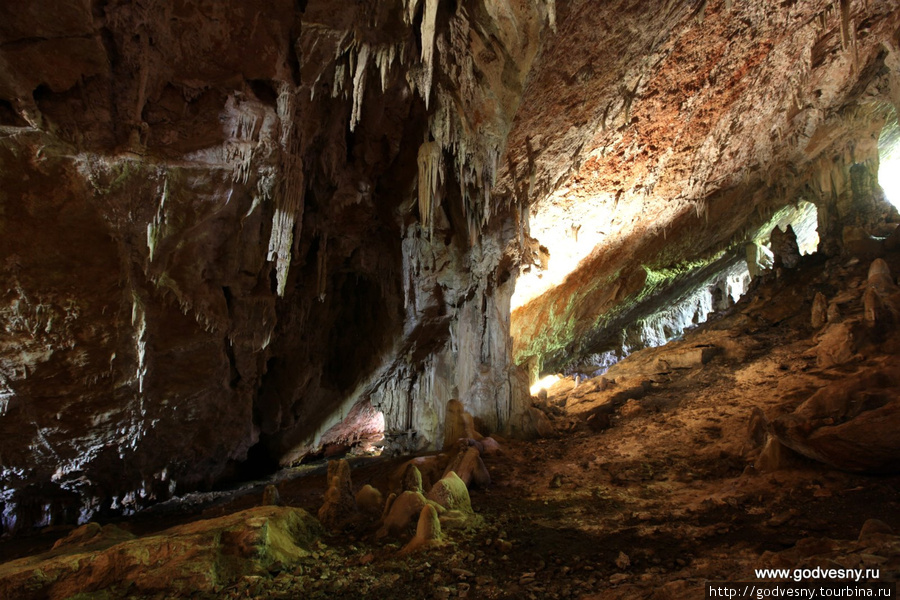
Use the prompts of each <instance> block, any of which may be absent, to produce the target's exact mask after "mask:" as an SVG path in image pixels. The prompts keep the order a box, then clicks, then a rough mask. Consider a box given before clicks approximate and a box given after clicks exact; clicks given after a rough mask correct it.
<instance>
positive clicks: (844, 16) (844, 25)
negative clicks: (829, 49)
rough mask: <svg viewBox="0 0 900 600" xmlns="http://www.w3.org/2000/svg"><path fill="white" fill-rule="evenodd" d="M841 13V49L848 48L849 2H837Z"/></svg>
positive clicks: (840, 0)
mask: <svg viewBox="0 0 900 600" xmlns="http://www.w3.org/2000/svg"><path fill="white" fill-rule="evenodd" d="M837 2H838V5H839V9H840V13H841V47H842V48H843V49H844V50H848V49H849V48H850V0H837Z"/></svg>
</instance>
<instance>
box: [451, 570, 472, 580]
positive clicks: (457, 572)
mask: <svg viewBox="0 0 900 600" xmlns="http://www.w3.org/2000/svg"><path fill="white" fill-rule="evenodd" d="M450 572H451V573H453V574H454V575H456V576H457V577H459V578H461V579H466V578H469V577H474V576H475V573H473V572H472V571H467V570H465V569H450Z"/></svg>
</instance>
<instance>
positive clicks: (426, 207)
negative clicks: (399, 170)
mask: <svg viewBox="0 0 900 600" xmlns="http://www.w3.org/2000/svg"><path fill="white" fill-rule="evenodd" d="M442 154H443V153H442V152H441V146H440V144H438V143H437V142H425V143H424V144H422V145H421V146H420V147H419V161H418V162H419V219H420V221H421V223H422V229H423V230H425V231H427V232H428V235H429V237H430V236H431V230H432V227H433V218H432V215H433V211H434V204H435V202H436V201H437V202H439V197H438V195H439V193H440V186H441V184H442V177H443V156H442Z"/></svg>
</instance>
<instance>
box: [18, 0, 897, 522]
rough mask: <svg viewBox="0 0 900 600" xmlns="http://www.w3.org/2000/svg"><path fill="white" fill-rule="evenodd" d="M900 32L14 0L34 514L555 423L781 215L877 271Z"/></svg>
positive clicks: (687, 6)
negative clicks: (563, 395)
mask: <svg viewBox="0 0 900 600" xmlns="http://www.w3.org/2000/svg"><path fill="white" fill-rule="evenodd" d="M898 29H900V2H898V1H897V0H884V1H880V2H865V1H862V0H846V1H844V0H842V1H841V2H838V3H835V2H832V1H831V0H801V1H798V2H791V3H784V4H783V5H778V6H777V7H773V6H771V5H770V4H769V3H765V2H759V1H747V2H732V1H731V0H714V1H712V2H706V1H703V2H696V1H693V0H690V1H688V0H671V1H667V2H665V3H663V5H661V6H658V7H657V6H653V7H649V5H647V4H646V3H635V2H626V1H625V0H612V1H610V2H603V3H597V2H593V1H591V0H574V1H572V2H567V3H560V4H559V6H557V5H556V3H555V2H554V0H510V1H508V2H507V1H504V2H500V1H497V0H461V1H458V2H441V1H440V0H424V1H422V0H390V1H386V2H374V1H372V0H363V1H360V2H345V1H343V0H338V1H325V0H299V1H297V2H294V1H291V0H273V1H262V0H227V1H224V2H223V1H220V0H199V1H197V2H189V3H184V2H175V1H173V0H143V1H141V2H127V1H125V0H110V1H108V2H88V1H87V0H77V1H74V2H73V1H64V0H35V1H32V2H6V3H4V4H3V5H2V6H0V234H2V235H0V275H2V277H3V279H4V281H6V282H7V286H6V290H5V292H4V297H3V299H2V301H0V314H2V321H3V328H2V330H0V334H2V335H0V519H2V528H3V531H4V532H13V531H15V532H20V531H25V530H29V529H31V528H32V527H35V526H45V525H56V524H62V523H85V522H87V521H89V520H91V519H93V518H97V517H112V516H116V515H128V514H132V513H134V512H136V511H139V510H140V509H142V508H145V507H147V506H149V505H151V504H153V503H157V502H160V501H163V500H166V499H168V498H170V497H171V496H173V495H181V494H184V493H187V492H190V491H194V490H209V489H212V488H214V487H215V486H217V485H220V484H222V483H223V482H227V481H234V480H235V479H240V478H249V477H253V476H256V475H258V474H259V473H260V472H262V471H272V470H275V469H278V468H279V467H285V466H289V465H294V464H297V463H298V462H300V461H301V460H303V459H305V458H306V457H309V456H311V455H316V454H318V453H322V452H323V451H327V452H332V451H336V450H338V449H344V448H345V447H349V446H352V445H353V444H358V443H361V442H362V441H363V440H370V441H371V440H374V441H379V443H381V442H383V443H384V447H386V448H388V449H389V450H390V451H392V452H398V453H399V452H405V451H413V450H424V449H429V450H438V449H441V448H442V447H443V446H444V445H446V444H448V443H455V440H456V439H458V438H459V437H466V438H472V437H476V436H475V435H474V432H475V430H476V429H477V430H478V431H480V432H481V434H484V435H490V434H495V433H499V434H504V435H507V434H508V435H512V436H526V435H532V434H534V433H535V432H536V431H537V432H538V433H540V434H541V435H545V436H551V435H556V431H555V429H554V428H553V427H552V424H551V423H550V422H549V417H548V416H547V415H546V414H545V413H544V412H543V411H540V410H538V409H537V408H535V407H533V406H532V403H531V398H530V394H529V391H528V388H529V385H530V384H531V383H532V382H531V381H530V380H529V379H530V377H531V376H532V375H536V374H538V373H540V372H541V371H547V372H549V371H554V372H555V371H556V370H558V369H564V368H565V369H569V370H572V371H573V373H574V372H575V371H578V369H579V368H580V367H582V366H584V367H585V370H586V369H587V367H591V370H593V369H594V368H606V367H608V366H609V365H610V364H611V363H612V362H614V361H615V360H618V359H619V358H621V357H622V356H623V355H624V354H627V353H628V352H631V351H633V350H634V349H636V348H639V347H643V346H655V345H659V344H662V343H664V342H666V341H668V340H671V339H673V338H675V337H677V336H678V335H680V333H681V331H682V329H684V328H685V327H688V326H692V325H695V324H697V323H699V322H701V321H703V320H705V319H706V317H707V314H708V313H710V312H712V311H713V310H716V309H720V308H725V307H728V306H731V305H732V304H733V303H734V301H735V300H736V297H737V296H739V292H740V291H743V289H744V288H745V287H746V285H747V284H749V279H750V275H749V274H748V273H746V272H745V271H746V269H745V267H748V265H747V262H748V260H747V257H748V252H749V253H751V254H752V255H753V257H752V259H751V260H750V261H749V262H750V263H752V267H750V269H751V271H752V273H753V275H754V276H755V279H756V280H760V279H762V278H764V277H765V275H764V272H763V270H762V269H763V268H764V266H765V264H764V263H766V262H767V261H766V257H767V256H768V255H767V254H766V252H767V250H763V248H764V247H765V246H766V245H767V244H770V243H772V240H770V239H769V237H770V236H771V233H772V232H773V229H776V228H777V230H778V231H781V230H787V228H788V227H791V228H792V229H791V231H795V233H796V237H797V241H798V250H799V249H800V248H801V247H803V246H804V245H805V243H806V241H807V240H808V238H812V237H814V236H813V235H812V234H813V233H815V234H816V235H818V236H819V244H818V245H819V248H820V250H821V251H822V252H823V253H824V254H827V255H828V256H841V254H842V253H844V254H845V255H848V256H849V255H852V256H858V257H860V259H869V258H874V257H875V256H877V255H878V253H879V252H880V251H881V250H883V249H884V248H886V247H888V246H889V245H890V243H895V242H896V239H897V238H896V236H897V228H896V224H897V222H898V221H900V217H898V215H897V213H896V211H895V210H891V209H889V208H888V207H887V205H886V204H885V203H884V202H883V194H882V193H881V190H880V188H879V186H878V183H877V169H878V140H879V135H880V133H881V132H882V129H883V127H884V125H885V123H888V122H891V119H894V120H896V115H895V110H896V106H897V105H898V104H900V40H898V36H897V31H898ZM810 230H814V231H810ZM890 236H893V237H890ZM776 237H777V236H776ZM557 238H559V239H557ZM892 239H893V240H894V242H891V241H890V240H892ZM776 241H777V240H776ZM789 254H790V261H791V262H793V261H794V260H795V259H797V258H798V257H797V256H796V255H795V254H796V253H795V252H794V250H793V246H791V249H790V252H789ZM782 260H784V253H782ZM565 263H569V264H565ZM560 264H563V266H565V267H568V268H566V269H562V270H561V271H560V270H559V269H558V268H557V265H560ZM571 269H575V270H574V272H572V273H571V274H570V275H568V276H565V274H562V275H560V273H562V272H563V271H570V270H571ZM557 271H559V272H557ZM522 272H525V275H524V277H523V278H522V280H521V282H522V284H523V285H522V287H521V288H519V291H518V292H517V288H516V286H517V281H519V279H520V275H521V274H522ZM539 276H540V277H539ZM539 278H540V279H541V281H540V287H535V286H534V284H535V282H536V281H537V280H538V279H539ZM545 284H546V285H545ZM892 284H893V282H892ZM879 285H880V284H879ZM529 290H530V291H529ZM871 290H872V291H871V292H867V294H868V295H867V296H866V297H865V299H864V302H865V303H866V313H867V314H868V315H869V318H868V321H867V322H866V323H868V325H867V324H866V323H864V322H862V321H854V322H852V323H848V322H843V321H842V320H841V314H850V313H851V312H852V311H853V310H855V308H852V307H849V306H848V305H847V303H846V302H843V301H840V298H838V297H832V296H830V295H829V297H828V302H829V304H828V308H827V310H826V311H825V319H826V321H827V322H826V321H823V320H822V315H821V312H822V311H821V306H820V307H819V308H818V309H817V317H816V319H817V322H819V323H820V324H821V325H822V330H821V331H820V332H819V335H820V339H819V350H820V352H819V354H818V358H819V364H820V366H821V367H823V368H825V367H826V366H839V365H846V364H848V363H849V362H851V361H852V360H853V359H854V357H855V356H856V355H857V351H858V348H857V345H858V343H859V342H860V340H861V339H863V338H865V337H866V336H869V335H871V333H872V331H871V330H872V328H873V326H874V327H878V326H880V325H881V324H884V323H887V322H889V321H890V320H891V319H894V320H896V315H894V313H892V312H890V305H891V302H892V301H891V300H890V299H889V298H888V297H887V295H889V293H888V292H886V291H884V290H882V289H880V288H879V287H877V286H873V287H872V288H871ZM514 292H516V293H517V296H520V297H521V298H522V300H521V302H519V301H518V300H517V303H518V304H521V306H519V307H518V308H517V310H516V311H515V312H514V313H511V302H512V298H513V295H514ZM890 293H893V292H890ZM886 294H887V295H886ZM854 301H855V300H854ZM809 314H810V312H809V311H807V313H806V314H805V316H804V319H806V320H808V318H809ZM702 355H703V351H702V350H701V351H700V356H701V359H702ZM691 357H694V358H696V352H694V353H693V354H691V355H690V357H688V358H685V360H689V361H693V362H690V364H689V365H688V366H687V367H685V368H693V366H695V362H696V361H694V358H691ZM669 359H671V361H676V362H677V360H680V358H678V357H676V356H675V355H672V356H670V357H669ZM669 359H667V360H669ZM701 362H702V361H701ZM656 366H659V365H655V367H656ZM655 367H654V368H655ZM679 368H681V367H679V366H678V365H677V364H674V363H670V365H669V370H664V369H659V370H657V371H656V372H654V373H653V374H652V375H653V376H654V377H656V376H658V377H667V376H669V373H671V370H674V369H679ZM579 373H581V371H579ZM591 374H592V373H591ZM653 383H654V382H653V381H651V380H649V379H646V380H645V379H641V378H639V377H635V378H632V380H630V381H629V380H627V378H625V379H623V381H621V382H619V381H617V382H616V385H615V386H613V387H612V388H611V390H612V391H611V392H610V393H613V394H624V395H622V396H617V398H616V401H615V408H616V409H618V407H619V406H620V405H621V404H622V403H624V402H626V401H627V400H637V399H638V396H637V395H638V394H642V393H644V392H645V391H646V390H647V389H649V386H651V385H652V384H653ZM583 387H584V385H581V386H579V390H580V389H582V388H583ZM629 394H630V395H629ZM451 401H452V402H455V403H456V404H448V403H449V402H451ZM620 401H621V402H620ZM604 414H605V413H604ZM447 415H450V416H453V417H454V418H453V419H452V420H451V421H447V420H445V419H446V416H447ZM456 417H458V419H457V418H456ZM594 421H595V424H596V427H597V428H598V429H604V428H605V427H606V426H608V425H609V424H610V421H609V416H608V415H606V417H602V418H601V417H598V418H595V419H594ZM382 436H383V438H384V439H382ZM325 446H327V448H326V449H325V450H323V447H325ZM473 456H474V455H470V461H469V462H470V464H472V463H474V465H475V467H476V471H477V472H480V467H479V465H478V460H480V457H475V458H478V460H472V457H473ZM482 466H483V465H482ZM423 475H424V479H425V480H427V483H428V484H430V483H432V482H433V481H434V480H435V479H437V477H439V476H440V475H441V473H440V472H438V473H437V474H436V476H435V477H434V478H432V475H430V474H425V473H423ZM427 487H428V486H427V485H426V488H427ZM341 493H342V494H343V492H341ZM342 497H343V496H342ZM351 499H352V498H351ZM396 502H397V501H395V503H396ZM420 512H421V507H420V508H419V511H418V512H417V514H419V513H420ZM326 520H327V519H326Z"/></svg>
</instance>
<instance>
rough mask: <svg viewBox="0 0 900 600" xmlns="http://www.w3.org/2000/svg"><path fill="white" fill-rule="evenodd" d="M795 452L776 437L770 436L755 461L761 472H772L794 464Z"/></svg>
mask: <svg viewBox="0 0 900 600" xmlns="http://www.w3.org/2000/svg"><path fill="white" fill-rule="evenodd" d="M794 456H795V455H794V453H793V452H792V451H791V450H790V449H789V448H787V447H785V445H784V444H782V443H781V442H780V441H778V439H777V438H775V437H769V438H768V440H766V444H765V446H763V449H762V452H760V454H759V456H758V457H757V459H756V462H755V463H754V465H753V466H754V467H756V470H757V471H759V472H760V473H772V472H774V471H780V470H781V469H786V468H788V467H790V466H792V465H793V464H794V462H795V460H794Z"/></svg>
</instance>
